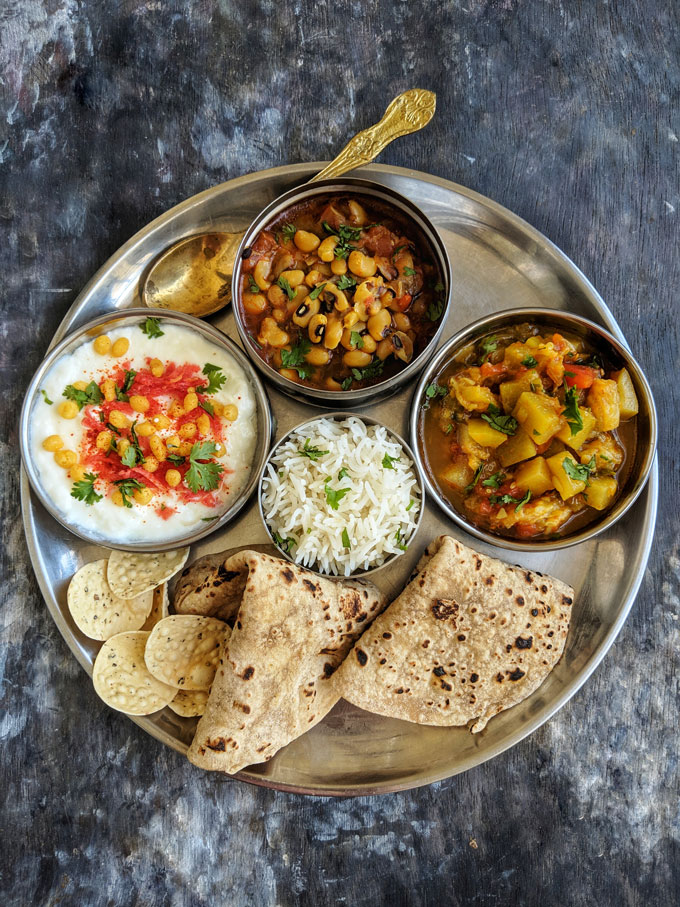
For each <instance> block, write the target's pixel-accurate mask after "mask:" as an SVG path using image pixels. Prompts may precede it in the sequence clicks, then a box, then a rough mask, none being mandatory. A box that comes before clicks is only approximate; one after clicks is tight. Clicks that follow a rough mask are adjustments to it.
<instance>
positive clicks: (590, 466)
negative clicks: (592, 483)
mask: <svg viewBox="0 0 680 907" xmlns="http://www.w3.org/2000/svg"><path fill="white" fill-rule="evenodd" d="M562 469H563V470H564V471H565V473H566V474H567V475H568V476H569V478H570V479H573V480H574V481H575V482H585V483H586V485H587V484H588V480H589V479H590V476H591V473H593V472H595V456H594V455H593V456H592V457H591V458H590V461H589V462H588V463H576V462H574V460H572V459H571V457H569V456H566V457H565V458H564V459H563V460H562Z"/></svg>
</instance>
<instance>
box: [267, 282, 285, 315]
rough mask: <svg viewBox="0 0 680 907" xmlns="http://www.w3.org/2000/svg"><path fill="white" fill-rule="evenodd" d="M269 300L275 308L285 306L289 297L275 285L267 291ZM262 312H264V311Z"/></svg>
mask: <svg viewBox="0 0 680 907" xmlns="http://www.w3.org/2000/svg"><path fill="white" fill-rule="evenodd" d="M267 299H268V300H269V301H270V302H271V304H272V305H273V306H285V304H286V302H287V301H288V296H287V295H286V294H285V293H284V292H283V290H282V289H281V287H280V286H279V285H278V284H277V283H274V284H272V285H271V286H270V287H269V289H268V290H267ZM261 311H264V309H262V310H261Z"/></svg>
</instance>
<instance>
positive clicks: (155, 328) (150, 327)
mask: <svg viewBox="0 0 680 907" xmlns="http://www.w3.org/2000/svg"><path fill="white" fill-rule="evenodd" d="M160 324H161V320H160V318H153V317H152V316H151V315H149V317H148V318H147V319H146V320H145V321H144V323H143V324H140V326H139V329H140V331H142V332H143V333H144V334H146V336H147V337H149V338H150V339H152V340H153V338H154V337H162V336H163V335H164V334H165V331H161V328H160Z"/></svg>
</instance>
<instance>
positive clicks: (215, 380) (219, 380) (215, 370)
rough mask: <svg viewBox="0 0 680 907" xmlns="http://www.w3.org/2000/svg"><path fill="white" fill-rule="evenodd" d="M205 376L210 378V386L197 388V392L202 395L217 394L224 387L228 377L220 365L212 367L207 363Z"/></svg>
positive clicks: (204, 370)
mask: <svg viewBox="0 0 680 907" xmlns="http://www.w3.org/2000/svg"><path fill="white" fill-rule="evenodd" d="M203 374H204V375H207V376H208V384H207V385H205V384H204V385H203V386H202V387H197V388H196V390H197V391H200V392H201V393H202V394H216V393H217V391H218V390H221V388H222V387H223V386H224V383H225V382H226V380H227V376H226V375H225V374H224V372H223V371H222V369H221V368H220V366H219V365H212V364H211V363H210V362H206V364H205V365H204V366H203Z"/></svg>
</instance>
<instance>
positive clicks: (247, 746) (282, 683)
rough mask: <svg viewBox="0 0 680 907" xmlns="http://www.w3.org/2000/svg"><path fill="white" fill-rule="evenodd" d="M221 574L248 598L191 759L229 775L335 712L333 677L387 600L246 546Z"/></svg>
mask: <svg viewBox="0 0 680 907" xmlns="http://www.w3.org/2000/svg"><path fill="white" fill-rule="evenodd" d="M225 568H226V569H227V570H229V571H231V572H235V573H238V574H239V575H240V576H241V577H242V578H243V580H244V592H243V598H242V600H241V603H240V608H239V610H238V616H237V619H236V624H235V626H234V630H233V632H232V634H231V638H230V640H229V643H228V645H227V646H226V648H225V651H224V653H223V655H222V659H221V664H220V665H219V666H218V669H217V673H216V674H215V680H214V681H213V685H212V688H211V690H210V696H209V698H208V705H207V707H206V711H205V714H204V715H203V717H202V718H201V720H200V722H199V724H198V728H197V730H196V736H195V737H194V740H193V743H192V744H191V746H190V747H189V752H188V757H189V759H190V761H191V762H193V763H194V764H195V765H198V766H200V767H201V768H206V769H211V770H221V771H225V772H229V773H231V774H233V773H234V772H237V771H239V770H240V769H242V768H243V767H244V766H246V765H252V764H253V763H256V762H266V761H268V760H269V759H271V758H272V756H273V755H274V754H275V753H276V752H277V751H278V750H280V749H281V747H283V746H285V745H286V744H287V743H290V742H291V740H295V738H296V737H299V736H300V735H301V734H303V733H304V732H305V731H308V730H310V728H312V727H314V725H315V724H317V723H318V722H319V721H321V719H322V718H323V717H324V716H325V715H326V714H327V713H328V712H329V711H330V710H331V708H332V707H333V706H334V705H335V703H336V702H337V700H338V698H339V695H338V693H337V692H336V691H335V690H334V688H333V687H332V685H331V683H330V678H331V677H332V676H333V673H334V672H335V670H336V669H337V667H338V665H339V664H340V663H341V662H342V660H343V659H344V658H345V656H346V654H347V652H348V651H349V649H350V647H351V645H352V642H353V641H354V640H355V639H356V638H357V637H358V635H359V634H360V633H361V631H362V629H363V628H364V627H365V626H367V624H368V623H369V622H370V621H371V620H372V619H373V618H374V617H375V615H376V614H378V613H380V611H381V610H382V609H383V608H384V606H385V604H386V600H385V597H384V596H383V595H382V593H381V592H380V591H379V590H378V589H377V588H376V587H375V586H374V585H373V584H372V583H369V582H365V581H361V580H342V581H335V582H334V581H332V580H329V579H326V578H325V577H320V576H317V575H316V574H314V573H311V572H310V571H308V570H304V569H303V568H302V567H297V566H295V565H294V564H290V563H288V562H287V561H284V560H281V559H279V558H275V557H271V556H270V555H267V554H261V553H258V552H256V551H252V550H247V549H246V550H244V551H241V552H239V553H238V554H235V555H233V556H232V557H230V558H228V559H227V561H226V563H225Z"/></svg>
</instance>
